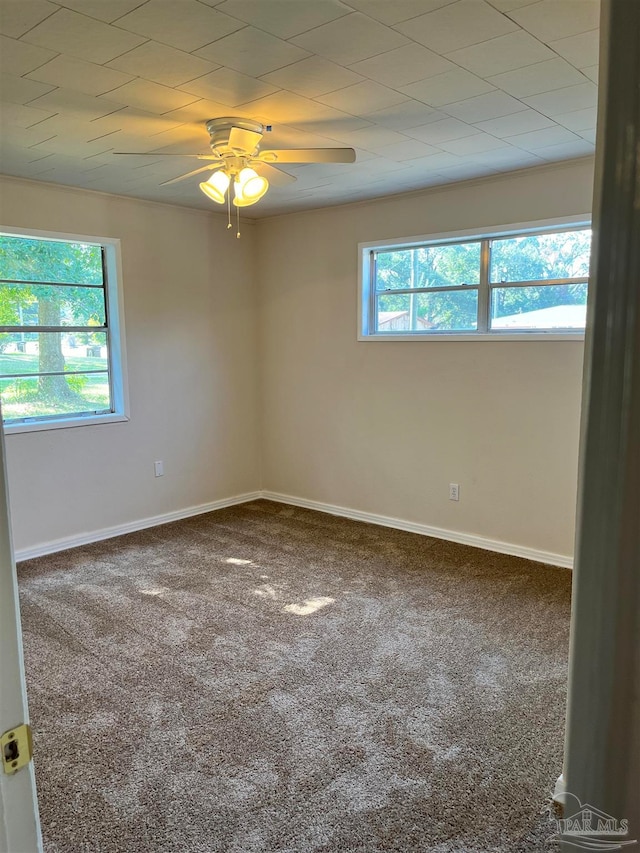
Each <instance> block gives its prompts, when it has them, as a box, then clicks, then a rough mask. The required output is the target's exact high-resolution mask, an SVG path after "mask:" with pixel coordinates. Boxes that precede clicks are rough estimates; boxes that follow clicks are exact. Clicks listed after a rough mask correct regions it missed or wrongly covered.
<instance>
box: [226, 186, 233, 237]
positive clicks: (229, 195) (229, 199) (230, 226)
mask: <svg viewBox="0 0 640 853" xmlns="http://www.w3.org/2000/svg"><path fill="white" fill-rule="evenodd" d="M230 228H233V225H232V224H231V190H230V189H229V192H228V193H227V231H228V230H229V229H230Z"/></svg>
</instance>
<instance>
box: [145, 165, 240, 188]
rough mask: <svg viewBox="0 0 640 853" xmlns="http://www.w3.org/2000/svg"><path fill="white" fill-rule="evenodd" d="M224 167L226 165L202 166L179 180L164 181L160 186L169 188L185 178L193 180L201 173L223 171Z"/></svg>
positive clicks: (178, 178)
mask: <svg viewBox="0 0 640 853" xmlns="http://www.w3.org/2000/svg"><path fill="white" fill-rule="evenodd" d="M223 166H224V163H209V164H208V165H206V166H201V167H200V168H199V169H194V170H193V172H187V174H186V175H180V176H179V177H177V178H171V180H170V181H163V182H162V183H161V184H160V186H161V187H167V186H169V184H177V183H178V181H184V180H185V178H191V177H193V175H198V174H200V172H208V171H210V170H212V169H213V170H215V169H221V168H222V167H223Z"/></svg>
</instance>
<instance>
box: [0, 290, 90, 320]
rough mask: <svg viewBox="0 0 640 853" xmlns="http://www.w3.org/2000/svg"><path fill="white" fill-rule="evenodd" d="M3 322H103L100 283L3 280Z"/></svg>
mask: <svg viewBox="0 0 640 853" xmlns="http://www.w3.org/2000/svg"><path fill="white" fill-rule="evenodd" d="M0 323H1V324H2V325H3V326H104V325H105V323H106V313H105V307H104V290H103V288H101V287H45V286H43V285H38V284H0Z"/></svg>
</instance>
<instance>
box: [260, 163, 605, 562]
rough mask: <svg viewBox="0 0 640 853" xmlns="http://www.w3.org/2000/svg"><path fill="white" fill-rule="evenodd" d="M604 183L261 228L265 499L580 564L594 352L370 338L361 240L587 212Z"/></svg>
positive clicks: (588, 167) (326, 213) (562, 181)
mask: <svg viewBox="0 0 640 853" xmlns="http://www.w3.org/2000/svg"><path fill="white" fill-rule="evenodd" d="M592 181H593V165H592V163H591V162H589V161H587V162H579V163H572V164H568V165H565V166H560V167H555V168H549V169H545V170H536V171H533V172H530V173H529V174H524V173H521V174H520V175H517V176H516V175H512V176H502V177H499V178H495V179H491V180H485V181H481V182H474V183H467V184H462V185H458V186H452V187H450V188H445V189H441V190H438V191H431V192H425V193H421V194H414V195H408V196H406V197H396V198H394V199H389V200H386V201H377V202H371V203H366V204H359V205H353V206H350V207H341V208H334V209H325V210H319V211H312V212H308V213H302V214H295V215H290V216H284V217H278V218H273V219H269V220H265V221H263V222H260V224H259V225H258V257H259V260H260V299H261V325H260V337H261V344H260V354H261V358H260V364H261V379H260V382H261V401H262V419H263V429H262V464H263V476H262V484H263V488H264V489H266V490H269V491H273V492H278V493H283V494H287V495H293V496H296V497H299V498H304V499H307V500H314V501H319V502H322V503H328V504H333V505H338V506H342V507H348V508H351V509H355V510H359V511H363V512H370V513H375V514H379V515H385V516H392V517H395V518H399V519H403V520H405V521H410V522H414V523H419V524H424V525H429V526H432V527H438V528H443V529H445V530H452V531H457V532H463V533H469V534H475V535H478V536H480V537H484V538H486V539H490V540H497V541H501V542H505V543H512V544H515V545H518V546H524V547H527V548H532V549H536V550H540V551H547V552H551V553H553V554H559V555H570V554H571V553H572V551H573V534H574V508H575V493H576V469H577V451H578V422H579V407H580V393H581V371H582V356H583V346H582V344H581V343H578V342H574V341H570V342H549V341H542V342H533V341H529V342H513V343H510V342H506V341H502V342H493V341H492V342H461V343H454V342H451V343H447V342H443V341H424V342H408V343H405V342H387V341H380V342H377V341H364V342H358V341H357V340H356V312H357V309H358V306H357V297H356V294H357V260H358V258H357V244H358V242H360V241H372V240H383V239H388V238H394V237H398V238H402V237H409V236H414V235H421V234H423V235H427V234H430V233H439V232H446V231H449V230H452V231H453V230H461V229H465V228H478V227H483V228H484V227H486V228H491V226H500V225H505V224H508V223H522V222H527V221H533V220H538V219H544V218H551V217H560V216H569V215H574V214H576V215H577V214H584V213H585V212H588V211H589V210H590V209H591V192H592ZM449 482H457V483H459V484H460V502H459V503H457V504H456V503H452V502H450V501H449V500H448V483H449Z"/></svg>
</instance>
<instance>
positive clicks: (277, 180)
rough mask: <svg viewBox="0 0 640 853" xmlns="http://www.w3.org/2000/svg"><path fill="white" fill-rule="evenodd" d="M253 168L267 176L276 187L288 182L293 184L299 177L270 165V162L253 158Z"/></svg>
mask: <svg viewBox="0 0 640 853" xmlns="http://www.w3.org/2000/svg"><path fill="white" fill-rule="evenodd" d="M251 168H252V169H255V171H256V172H257V173H258V174H259V175H260V177H262V178H266V179H267V180H268V181H269V183H270V184H272V185H273V186H274V187H283V186H285V185H286V184H292V183H293V182H294V181H297V180H298V179H297V178H296V177H295V176H294V175H290V174H289V173H288V172H283V171H282V169H276V167H275V166H270V165H269V164H268V163H263V162H262V161H261V160H253V161H252V162H251Z"/></svg>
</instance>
